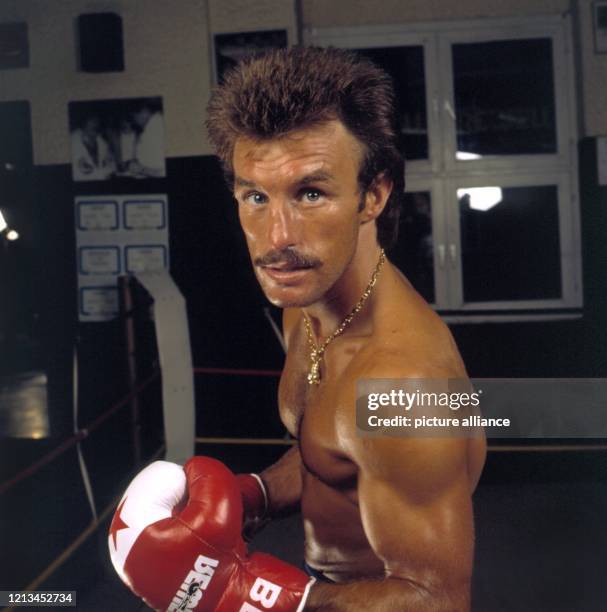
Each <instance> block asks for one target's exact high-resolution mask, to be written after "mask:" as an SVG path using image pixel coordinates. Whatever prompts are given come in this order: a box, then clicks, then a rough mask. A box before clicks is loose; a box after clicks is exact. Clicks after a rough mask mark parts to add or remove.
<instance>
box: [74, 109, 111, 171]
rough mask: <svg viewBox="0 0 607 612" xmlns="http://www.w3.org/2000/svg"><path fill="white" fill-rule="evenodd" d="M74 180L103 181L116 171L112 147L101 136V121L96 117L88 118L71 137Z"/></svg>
mask: <svg viewBox="0 0 607 612" xmlns="http://www.w3.org/2000/svg"><path fill="white" fill-rule="evenodd" d="M71 141H72V178H73V179H74V180H75V181H101V180H106V179H108V178H110V177H111V176H112V174H113V173H114V172H115V171H116V162H115V159H114V157H113V156H112V153H111V151H110V147H109V145H108V143H107V141H106V140H105V138H104V137H103V136H102V134H101V121H100V120H99V117H97V116H96V115H90V116H88V117H86V118H85V119H84V120H83V122H82V125H81V126H80V127H78V128H77V129H75V130H74V131H73V132H72V135H71Z"/></svg>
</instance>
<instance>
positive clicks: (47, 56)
mask: <svg viewBox="0 0 607 612" xmlns="http://www.w3.org/2000/svg"><path fill="white" fill-rule="evenodd" d="M104 11H112V12H116V13H118V14H119V15H121V16H122V22H123V37H124V48H125V68H126V69H125V71H124V72H118V73H111V72H110V73H102V74H88V73H84V72H78V71H77V70H76V56H77V53H76V34H75V32H76V23H75V20H76V17H77V16H78V15H79V14H81V13H89V12H104ZM19 20H25V21H27V22H28V25H29V40H30V66H31V67H30V68H29V69H21V70H5V71H0V100H14V99H19V100H23V99H27V100H30V102H31V112H32V124H33V136H34V163H36V164H61V163H66V162H67V161H68V160H69V159H70V151H69V131H68V115H67V104H68V102H70V101H73V100H94V99H105V98H129V97H144V96H158V95H160V96H162V97H163V100H164V111H165V121H166V128H167V129H166V154H167V156H169V157H179V156H187V155H200V154H201V153H202V152H203V151H204V150H206V149H208V146H207V145H206V144H205V143H206V134H205V129H204V124H203V119H204V104H205V100H206V96H207V95H208V90H209V84H210V82H211V70H210V64H209V61H208V57H209V53H208V44H209V43H208V33H207V31H208V28H207V22H208V20H207V7H206V3H205V1H204V0H177V1H175V0H154V1H153V2H146V1H141V0H136V1H129V0H95V1H92V0H61V2H48V0H3V2H2V3H1V4H0V21H19Z"/></svg>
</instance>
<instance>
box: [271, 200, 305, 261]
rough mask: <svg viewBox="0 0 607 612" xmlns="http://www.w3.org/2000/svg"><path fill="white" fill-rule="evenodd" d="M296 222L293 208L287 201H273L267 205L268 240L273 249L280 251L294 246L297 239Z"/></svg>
mask: <svg viewBox="0 0 607 612" xmlns="http://www.w3.org/2000/svg"><path fill="white" fill-rule="evenodd" d="M298 231H299V230H298V224H297V221H296V219H295V218H294V210H293V208H292V207H291V206H290V205H289V203H288V202H273V203H272V205H270V207H269V228H268V233H269V236H268V237H269V240H270V244H271V246H272V248H273V249H276V250H278V251H281V250H283V249H286V248H288V247H291V246H295V245H296V244H297V240H298Z"/></svg>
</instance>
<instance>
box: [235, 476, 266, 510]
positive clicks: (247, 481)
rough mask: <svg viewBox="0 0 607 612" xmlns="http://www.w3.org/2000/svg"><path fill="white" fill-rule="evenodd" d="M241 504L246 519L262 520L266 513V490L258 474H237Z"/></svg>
mask: <svg viewBox="0 0 607 612" xmlns="http://www.w3.org/2000/svg"><path fill="white" fill-rule="evenodd" d="M236 478H237V479H238V484H239V485H240V493H241V495H242V506H243V511H244V515H245V518H246V519H247V520H256V521H263V520H265V519H266V518H267V514H268V505H269V504H268V492H267V490H266V486H265V484H264V483H263V480H262V479H261V477H260V476H259V475H258V474H238V475H237V477H236Z"/></svg>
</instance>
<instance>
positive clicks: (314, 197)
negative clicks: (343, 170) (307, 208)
mask: <svg viewBox="0 0 607 612" xmlns="http://www.w3.org/2000/svg"><path fill="white" fill-rule="evenodd" d="M323 196H324V193H323V192H322V191H321V190H320V189H311V188H309V187H308V188H306V189H302V190H301V191H300V193H299V198H300V200H302V201H303V202H309V203H310V204H315V203H316V202H320V200H321V199H322V197H323Z"/></svg>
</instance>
